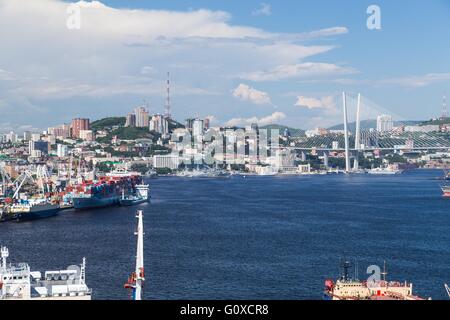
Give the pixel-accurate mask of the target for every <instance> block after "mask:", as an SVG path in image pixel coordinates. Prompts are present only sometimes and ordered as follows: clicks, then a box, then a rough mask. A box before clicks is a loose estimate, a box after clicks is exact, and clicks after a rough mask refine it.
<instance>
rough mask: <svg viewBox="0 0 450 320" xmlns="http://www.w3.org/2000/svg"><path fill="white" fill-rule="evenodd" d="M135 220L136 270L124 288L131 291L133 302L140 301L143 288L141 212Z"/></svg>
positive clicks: (142, 224) (142, 229) (139, 211)
mask: <svg viewBox="0 0 450 320" xmlns="http://www.w3.org/2000/svg"><path fill="white" fill-rule="evenodd" d="M136 218H137V219H138V228H137V231H136V232H135V235H137V246H136V269H135V271H134V272H133V273H132V274H131V276H130V278H129V279H128V282H127V283H126V284H125V286H124V287H125V288H127V289H131V290H132V293H133V295H132V299H133V300H142V288H143V286H144V281H145V275H144V222H143V213H142V210H138V212H137V215H136Z"/></svg>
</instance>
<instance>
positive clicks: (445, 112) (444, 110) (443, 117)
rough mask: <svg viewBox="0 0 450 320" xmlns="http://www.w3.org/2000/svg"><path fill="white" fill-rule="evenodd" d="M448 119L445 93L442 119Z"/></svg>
mask: <svg viewBox="0 0 450 320" xmlns="http://www.w3.org/2000/svg"><path fill="white" fill-rule="evenodd" d="M447 117H448V111H447V96H446V94H445V93H444V96H443V97H442V119H445V118H447Z"/></svg>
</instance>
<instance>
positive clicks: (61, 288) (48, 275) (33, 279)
mask: <svg viewBox="0 0 450 320" xmlns="http://www.w3.org/2000/svg"><path fill="white" fill-rule="evenodd" d="M0 252H1V259H2V261H1V265H0V301H1V300H91V293H92V292H91V289H89V288H88V286H87V285H86V259H85V258H83V263H82V264H81V266H71V267H69V268H68V269H67V270H60V271H46V272H45V273H44V276H42V274H41V272H38V271H30V267H29V266H28V264H26V263H19V264H16V265H13V264H7V263H6V259H7V258H8V257H9V250H8V248H6V247H1V249H0Z"/></svg>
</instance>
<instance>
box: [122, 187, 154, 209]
mask: <svg viewBox="0 0 450 320" xmlns="http://www.w3.org/2000/svg"><path fill="white" fill-rule="evenodd" d="M134 189H135V190H134V192H133V194H131V195H125V190H124V191H123V192H122V198H121V199H120V205H121V206H123V207H130V206H135V205H138V204H141V203H145V202H148V201H150V195H149V190H150V188H149V185H148V184H138V185H136V186H135V188H134Z"/></svg>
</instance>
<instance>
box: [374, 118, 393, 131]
mask: <svg viewBox="0 0 450 320" xmlns="http://www.w3.org/2000/svg"><path fill="white" fill-rule="evenodd" d="M393 128H394V121H392V116H390V115H387V114H382V115H379V116H378V117H377V131H378V132H386V131H392V129H393Z"/></svg>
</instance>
